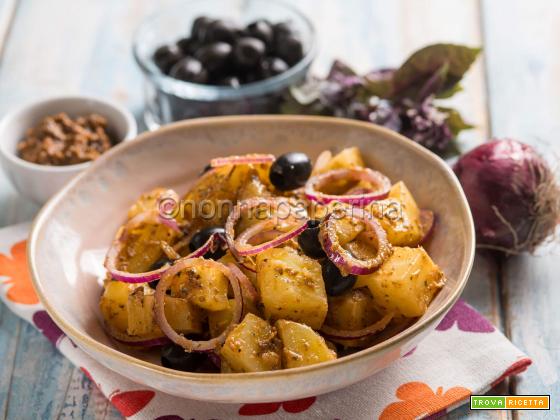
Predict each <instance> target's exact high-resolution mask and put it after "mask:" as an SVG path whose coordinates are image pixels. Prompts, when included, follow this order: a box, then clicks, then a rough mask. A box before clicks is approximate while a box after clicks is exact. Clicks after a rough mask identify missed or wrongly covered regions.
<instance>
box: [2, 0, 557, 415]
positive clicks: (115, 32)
mask: <svg viewBox="0 0 560 420" xmlns="http://www.w3.org/2000/svg"><path fill="white" fill-rule="evenodd" d="M173 2H174V1H172V0H164V1H158V2H154V1H150V0H121V1H118V2H115V1H111V0H97V1H93V0H50V1H48V2H47V1H40V0H0V116H2V115H3V114H5V113H6V112H8V111H9V110H10V109H12V108H14V107H15V106H17V105H20V104H23V103H25V102H28V101H32V100H35V99H38V98H41V97H44V96H47V95H57V94H67V93H89V94H95V95H99V96H105V97H110V98H113V99H116V100H118V101H120V102H121V103H123V104H124V105H126V106H127V107H128V108H129V109H131V110H133V111H134V112H135V114H136V115H137V116H139V115H140V112H141V109H142V93H141V92H142V91H141V75H140V72H139V70H138V69H137V68H136V66H135V64H134V62H133V59H132V55H131V50H130V47H131V41H132V34H133V31H134V29H135V28H136V26H137V25H138V23H139V22H140V21H141V20H142V18H143V17H144V16H146V15H147V14H150V13H152V12H153V11H155V10H156V9H157V8H159V7H164V6H165V5H166V4H170V3H173ZM291 2H292V3H294V4H295V5H297V6H298V7H299V8H300V9H302V10H303V11H304V12H306V13H307V15H308V16H309V17H310V18H311V19H312V20H313V21H314V23H315V25H316V27H317V30H318V34H319V40H320V54H319V57H318V58H317V60H316V63H315V65H314V71H315V72H317V73H324V72H325V71H326V70H327V68H328V65H329V63H330V62H331V61H332V59H333V58H341V59H343V60H344V61H346V62H348V63H350V64H351V65H352V66H354V67H355V68H356V69H357V70H359V71H364V70H367V69H369V68H371V67H381V66H395V65H398V64H399V63H400V62H402V60H404V59H405V58H406V56H407V55H408V54H409V53H411V52H412V51H414V50H415V49H417V48H419V47H421V46H423V45H426V44H428V43H432V42H457V43H465V44H468V45H472V46H478V45H482V46H483V47H484V57H483V58H482V59H480V60H479V61H478V62H477V64H476V66H475V67H474V68H473V69H472V71H471V72H470V73H469V75H468V77H467V78H466V80H465V91H464V92H462V93H461V94H459V95H457V97H456V98H454V99H453V100H452V103H453V105H454V106H457V107H458V108H460V110H461V111H462V112H463V114H464V115H465V116H466V117H467V118H468V119H469V120H470V121H472V122H473V123H475V124H476V125H477V128H476V130H472V131H470V132H468V133H465V134H464V135H463V136H462V137H461V147H462V148H463V150H467V149H469V148H471V147H473V146H475V145H476V144H478V143H480V142H482V141H485V140H486V139H487V138H488V137H489V136H490V135H495V136H510V137H517V138H520V139H523V140H524V141H527V142H531V143H534V144H537V145H538V146H539V147H544V148H547V149H546V150H555V151H556V152H559V150H558V142H557V140H556V138H555V136H556V133H557V132H559V131H560V130H559V129H560V127H559V125H560V101H558V97H560V82H558V78H559V75H560V54H559V53H558V47H557V44H558V42H559V41H560V2H557V1H555V0H532V1H531V2H530V8H529V7H528V3H527V2H526V1H523V0H462V1H449V0H392V1H386V0H346V1H341V0H299V1H298V0H291ZM319 5H320V6H319ZM555 142H556V143H555ZM36 211H37V208H36V206H34V205H33V204H31V203H29V202H28V201H26V200H25V199H22V198H20V197H18V196H17V195H16V193H15V192H14V190H13V189H12V187H11V186H10V185H9V184H8V181H7V179H6V178H5V177H4V176H0V226H4V225H9V224H13V223H16V222H19V221H25V220H30V219H31V218H32V217H33V215H34V214H35V212H36ZM558 253H559V247H557V246H550V247H548V248H546V249H543V250H542V251H541V254H542V255H541V256H539V257H531V256H524V257H517V258H510V259H508V260H505V261H496V260H493V259H489V258H485V257H483V256H478V257H477V259H476V262H475V268H474V271H473V274H472V276H471V279H470V281H469V285H468V287H467V290H466V291H465V294H464V298H465V299H466V300H467V301H468V302H470V303H471V304H473V305H474V306H475V307H476V308H477V309H479V310H480V311H481V312H482V313H483V314H485V315H486V316H487V317H488V318H490V319H491V320H492V321H493V322H494V323H495V324H496V325H497V326H498V327H499V328H501V329H502V330H504V331H505V332H506V333H507V334H508V336H509V337H510V338H511V339H512V340H513V342H514V343H515V344H516V345H518V346H519V347H521V348H522V349H523V350H525V351H526V352H527V353H528V354H529V355H530V356H531V357H532V358H533V360H534V362H535V364H534V366H533V367H531V368H530V370H529V371H528V372H527V373H525V374H524V375H522V376H521V377H520V378H519V379H516V380H514V381H511V382H510V383H508V384H505V385H503V386H502V387H500V388H499V389H498V390H496V391H495V392H497V393H508V392H512V393H519V394H530V393H533V394H535V393H537V394H551V395H553V399H552V404H553V406H554V405H555V404H556V406H557V407H558V405H557V402H556V401H555V399H554V396H558V395H560V382H559V378H558V376H559V375H560V373H559V367H560V351H559V349H560V322H559V320H560V305H558V304H556V301H557V300H558V299H559V298H560V283H559V282H558V281H556V279H555V278H554V277H555V275H554V274H555V269H558V268H560V265H559V263H558V258H557V255H558ZM0 359H1V360H2V361H3V368H2V369H0V415H3V416H4V417H6V418H10V419H11V418H22V417H21V415H22V413H26V414H27V415H28V417H29V418H39V417H40V418H61V417H64V418H101V419H103V418H117V417H118V413H117V412H116V411H115V410H114V409H113V408H112V407H111V406H110V404H108V403H107V402H106V400H105V399H104V398H103V396H102V395H101V394H100V393H99V392H98V391H97V390H96V389H95V388H94V387H92V385H91V383H90V382H89V380H87V378H85V377H84V376H83V375H82V373H81V372H80V371H79V370H78V369H76V368H74V367H73V366H71V365H70V363H69V362H67V361H66V360H64V359H63V358H62V357H60V356H59V355H58V354H57V352H56V351H55V350H54V349H53V348H52V346H51V344H50V343H49V342H48V341H46V340H44V339H43V338H42V337H41V336H40V335H39V334H38V333H37V332H35V331H34V330H33V328H31V327H30V326H29V325H26V324H25V323H23V322H21V321H19V320H18V319H17V318H16V317H15V316H14V315H12V314H11V313H10V311H9V310H8V309H7V308H6V307H4V306H3V305H0ZM553 413H554V412H553ZM553 413H548V414H553ZM555 413H556V415H558V416H560V412H558V411H556V412H555ZM530 414H531V417H532V418H533V417H535V416H534V414H535V413H534V412H532V413H530ZM538 414H541V415H543V414H542V413H538ZM467 415H469V416H472V417H477V418H504V417H505V418H509V417H526V416H528V414H526V412H522V411H521V412H515V413H512V412H476V413H474V414H473V413H470V412H469V410H468V409H466V408H461V409H459V410H456V411H455V412H453V413H452V414H450V415H449V417H451V418H459V417H464V416H467ZM543 417H544V415H543ZM26 418H27V416H26Z"/></svg>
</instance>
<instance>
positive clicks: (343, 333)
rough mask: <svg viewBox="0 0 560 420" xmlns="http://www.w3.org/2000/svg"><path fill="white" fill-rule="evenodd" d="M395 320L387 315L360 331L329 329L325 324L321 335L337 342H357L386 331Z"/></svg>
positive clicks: (391, 315)
mask: <svg viewBox="0 0 560 420" xmlns="http://www.w3.org/2000/svg"><path fill="white" fill-rule="evenodd" d="M392 319H393V314H392V313H390V314H387V315H385V316H384V317H383V318H381V319H380V320H379V321H377V322H375V323H373V324H371V325H369V326H367V327H365V328H362V329H360V330H353V331H351V330H339V329H337V328H333V327H329V326H328V325H325V324H323V326H322V327H321V330H320V331H321V333H323V335H324V336H326V337H327V338H333V339H337V340H356V339H359V338H365V337H368V336H370V335H373V334H375V333H377V332H379V331H381V330H384V329H385V327H387V325H389V322H391V320H392Z"/></svg>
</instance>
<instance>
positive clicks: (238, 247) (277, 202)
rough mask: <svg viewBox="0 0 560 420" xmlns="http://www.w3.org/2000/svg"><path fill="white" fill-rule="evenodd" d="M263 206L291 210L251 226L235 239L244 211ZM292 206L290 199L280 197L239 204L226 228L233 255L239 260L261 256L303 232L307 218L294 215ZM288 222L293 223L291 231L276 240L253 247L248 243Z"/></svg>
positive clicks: (244, 201)
mask: <svg viewBox="0 0 560 420" xmlns="http://www.w3.org/2000/svg"><path fill="white" fill-rule="evenodd" d="M263 205H266V206H269V207H271V208H272V207H274V208H276V209H278V210H280V206H282V205H286V206H288V207H289V208H290V210H289V212H288V214H286V213H284V212H281V214H280V215H273V216H271V218H270V219H267V220H263V221H260V222H258V223H256V224H255V225H253V226H251V227H250V228H248V229H247V230H246V231H244V232H243V233H241V234H240V235H239V238H238V239H235V224H236V223H237V221H238V220H239V219H240V218H241V214H242V212H243V210H252V209H254V208H257V207H259V206H263ZM290 206H291V204H290V200H289V199H286V198H278V197H275V198H265V199H263V198H250V199H247V200H243V201H240V202H238V203H237V204H236V206H235V207H234V208H233V210H232V211H231V213H230V214H229V216H228V219H227V222H226V226H225V231H226V241H227V244H228V246H229V248H230V251H231V252H232V254H233V255H234V256H235V257H236V258H237V259H240V257H245V256H249V255H255V254H259V253H261V252H262V251H264V250H266V249H269V248H274V247H276V246H278V245H280V244H282V243H284V242H286V241H288V240H290V239H292V238H293V237H295V236H297V235H299V234H300V233H301V232H303V231H304V230H305V228H306V226H307V220H308V219H307V216H303V215H297V214H294V213H293V212H292V211H291V207H290ZM286 221H287V222H289V223H291V225H290V227H291V229H290V230H289V231H287V232H285V233H282V234H280V235H278V236H277V237H276V238H274V239H272V240H270V241H268V242H265V243H262V244H260V245H256V246H253V245H250V244H249V243H248V242H249V240H250V239H251V238H252V237H253V236H255V235H257V234H258V233H261V232H263V231H264V230H266V229H269V228H273V227H275V226H277V224H278V223H280V222H286Z"/></svg>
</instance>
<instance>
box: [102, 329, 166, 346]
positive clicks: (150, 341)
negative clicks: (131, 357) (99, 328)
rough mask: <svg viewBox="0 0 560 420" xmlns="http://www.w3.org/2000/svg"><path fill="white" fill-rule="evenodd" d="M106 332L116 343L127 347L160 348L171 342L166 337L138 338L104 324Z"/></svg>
mask: <svg viewBox="0 0 560 420" xmlns="http://www.w3.org/2000/svg"><path fill="white" fill-rule="evenodd" d="M104 326H105V331H106V332H107V334H109V335H110V336H111V337H112V338H113V339H114V340H115V341H118V342H119V343H122V344H126V345H127V346H133V347H160V346H164V345H166V344H168V343H169V342H170V340H169V338H167V337H166V336H165V335H162V336H159V337H138V336H131V335H128V334H126V333H123V332H120V331H118V330H116V329H115V328H113V327H112V326H111V325H109V324H108V323H105V324H104Z"/></svg>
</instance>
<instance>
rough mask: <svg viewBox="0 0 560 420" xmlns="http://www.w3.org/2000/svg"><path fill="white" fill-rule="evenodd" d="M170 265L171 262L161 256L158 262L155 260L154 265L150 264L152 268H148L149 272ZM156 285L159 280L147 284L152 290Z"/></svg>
mask: <svg viewBox="0 0 560 420" xmlns="http://www.w3.org/2000/svg"><path fill="white" fill-rule="evenodd" d="M171 263H172V261H171V260H170V259H169V258H167V256H165V255H163V256H162V257H161V258H160V259H159V260H157V261H156V262H155V263H153V264H152V266H151V267H150V271H154V270H157V269H158V268H161V267H163V266H164V265H165V264H171ZM158 283H159V279H158V280H154V281H151V282H149V283H148V284H149V285H150V287H151V288H152V289H155V288H156V287H157V285H158Z"/></svg>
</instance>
